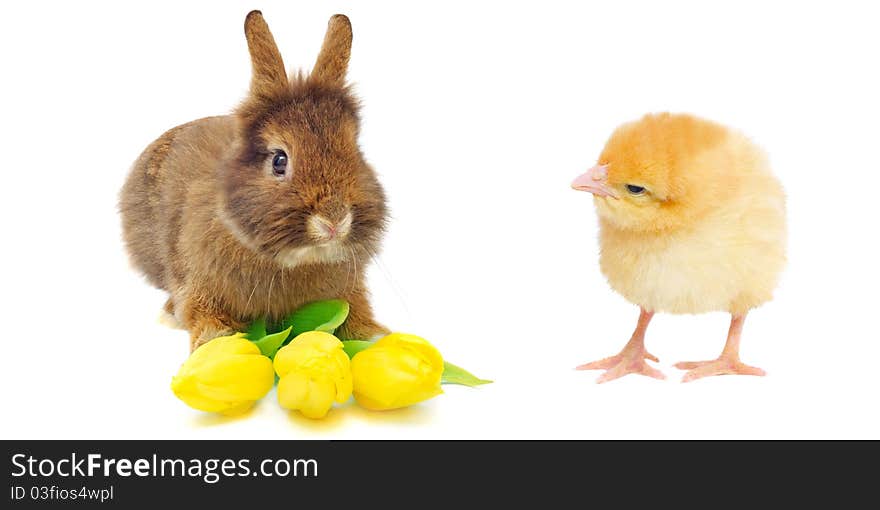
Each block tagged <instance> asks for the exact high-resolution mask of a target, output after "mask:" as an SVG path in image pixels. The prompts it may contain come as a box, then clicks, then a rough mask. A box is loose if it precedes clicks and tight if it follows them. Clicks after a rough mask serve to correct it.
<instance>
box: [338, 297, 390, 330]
mask: <svg viewBox="0 0 880 510" xmlns="http://www.w3.org/2000/svg"><path fill="white" fill-rule="evenodd" d="M345 299H346V301H348V304H349V307H350V308H349V313H348V318H347V319H346V320H345V322H344V323H343V324H342V326H340V328H339V330H338V331H337V332H336V336H338V337H339V338H341V339H343V340H375V339H377V338H379V337H383V336H385V335H387V334H388V333H390V332H391V331H390V330H389V329H388V328H386V327H385V326H383V325H381V324H379V323H378V322H376V321H375V319H374V318H373V308H372V307H371V306H370V301H369V299H368V297H367V291H366V290H365V289H356V290H355V291H354V292H353V293H351V294H349V295H348V296H346V297H345Z"/></svg>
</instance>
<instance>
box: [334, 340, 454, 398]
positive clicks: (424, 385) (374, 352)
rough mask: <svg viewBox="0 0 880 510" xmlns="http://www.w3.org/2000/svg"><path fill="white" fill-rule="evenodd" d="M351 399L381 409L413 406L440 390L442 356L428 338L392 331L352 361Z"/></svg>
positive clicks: (441, 391) (440, 391)
mask: <svg viewBox="0 0 880 510" xmlns="http://www.w3.org/2000/svg"><path fill="white" fill-rule="evenodd" d="M351 373H352V378H353V380H354V398H355V400H357V402H358V404H360V405H361V406H363V407H366V408H367V409H372V410H375V411H381V410H386V409H397V408H400V407H406V406H410V405H413V404H415V403H417V402H421V401H423V400H428V399H429V398H432V397H436V396H437V395H439V394H441V393H443V390H441V389H440V377H441V376H442V375H443V357H442V356H440V352H439V351H437V349H436V348H434V346H433V345H431V344H429V343H428V342H427V340H425V339H423V338H421V337H417V336H415V335H407V334H403V333H392V334H390V335H388V336H386V337H383V338H380V339H379V340H377V341H376V343H375V344H374V345H373V346H371V347H368V348H367V349H365V350H363V351H361V352H359V353H357V354H356V355H355V356H354V358H352V360H351Z"/></svg>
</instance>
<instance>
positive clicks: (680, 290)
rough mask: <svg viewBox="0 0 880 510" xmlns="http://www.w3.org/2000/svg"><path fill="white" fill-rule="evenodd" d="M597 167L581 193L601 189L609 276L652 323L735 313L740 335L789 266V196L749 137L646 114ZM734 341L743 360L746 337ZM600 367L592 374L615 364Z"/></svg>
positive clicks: (598, 200)
mask: <svg viewBox="0 0 880 510" xmlns="http://www.w3.org/2000/svg"><path fill="white" fill-rule="evenodd" d="M598 163H599V164H598V165H597V166H596V167H594V168H593V169H591V170H590V172H588V173H587V174H585V175H583V176H581V177H579V178H578V179H577V180H575V182H574V183H573V187H575V188H576V189H580V190H584V191H590V192H592V193H594V201H595V205H596V210H597V212H598V215H599V225H600V246H601V255H600V260H599V263H600V267H601V270H602V273H603V274H604V275H605V277H606V278H607V279H608V282H609V284H610V285H611V287H612V288H613V289H614V290H616V291H617V292H619V293H620V294H621V295H623V296H624V297H625V298H626V299H627V300H629V301H631V302H632V303H634V304H637V305H639V306H640V307H641V308H642V310H643V319H645V318H647V320H646V321H644V327H647V321H649V320H650V316H651V315H652V314H653V313H654V312H670V313H679V314H681V313H703V312H711V311H727V312H730V313H731V315H732V316H733V321H732V323H731V332H732V333H731V334H733V332H734V329H736V330H737V331H738V330H739V329H741V327H742V324H741V323H742V320H744V318H745V314H746V313H747V312H748V311H749V310H750V309H752V308H755V307H757V306H759V305H761V304H762V303H764V302H766V301H768V300H770V299H771V298H772V295H773V291H774V289H775V288H776V285H777V283H778V280H779V276H780V273H781V271H782V269H783V267H784V265H785V257H786V255H785V244H786V221H785V194H784V192H783V189H782V186H781V185H780V183H779V181H778V180H777V179H776V178H775V177H774V176H773V174H772V173H771V171H770V168H769V165H768V163H767V159H766V157H765V155H764V153H763V151H762V150H761V149H760V148H758V147H757V146H756V145H755V144H753V143H752V142H751V141H750V140H748V139H747V138H746V137H745V136H744V135H742V134H740V133H738V132H735V131H733V130H730V129H728V128H726V127H724V126H721V125H719V124H716V123H713V122H710V121H707V120H703V119H700V118H697V117H694V116H690V115H678V114H668V113H662V114H652V115H646V116H645V117H643V118H641V119H639V120H637V121H635V122H631V123H627V124H624V125H622V126H620V127H619V128H618V129H617V130H616V131H615V132H614V133H613V134H612V135H611V138H610V139H609V140H608V142H607V144H606V145H605V148H604V150H603V151H602V154H601V155H600V157H599V162H598ZM737 320H738V321H739V325H738V327H735V326H736V324H734V323H735V322H737ZM641 322H643V321H640V324H641ZM643 329H644V328H643ZM638 333H639V331H638V328H637V331H636V334H634V336H633V339H634V340H637V338H636V337H637V336H638ZM643 334H644V331H642V332H641V335H642V336H643ZM732 340H735V343H736V347H737V349H736V351H737V355H736V360H735V361H736V362H738V360H739V358H738V342H739V336H738V332H736V338H735V339H733V338H731V337H730V336H729V337H728V344H730V343H731V341H732ZM636 343H643V340H642V341H637V342H636ZM642 350H643V349H642ZM728 350H729V349H728ZM642 354H646V352H643V353H642ZM645 357H647V358H648V359H651V358H652V357H650V355H646V356H642V358H645ZM603 361H606V360H603ZM618 361H620V360H618ZM716 361H717V360H716ZM727 361H732V360H727ZM597 363H599V362H597ZM707 363H709V362H705V363H704V364H707ZM600 364H601V363H600ZM590 365H595V364H590ZM601 365H603V366H584V368H608V369H609V370H610V369H611V368H613V367H608V366H604V365H609V363H604V364H601ZM680 365H682V367H692V368H698V367H697V366H695V365H694V364H693V363H684V364H680ZM716 368H717V367H716ZM728 368H729V367H728ZM749 368H752V367H749ZM756 370H757V369H756ZM630 371H633V370H630ZM636 371H638V370H636ZM644 371H647V370H644ZM644 371H643V372H644ZM706 371H707V370H704V372H706ZM692 372H693V370H692ZM626 373H629V372H626ZM722 373H740V372H731V371H730V370H727V371H724V372H722ZM606 375H608V374H606ZM610 375H616V374H610ZM620 375H624V374H620ZM645 375H654V376H657V374H655V373H647V374H645ZM689 375H691V376H692V377H690V378H689V379H688V380H690V379H693V378H697V377H701V376H703V375H715V374H713V373H705V374H702V375H701V373H699V372H697V373H694V374H689ZM618 376H619V375H618ZM686 377H687V376H686ZM611 378H614V377H611Z"/></svg>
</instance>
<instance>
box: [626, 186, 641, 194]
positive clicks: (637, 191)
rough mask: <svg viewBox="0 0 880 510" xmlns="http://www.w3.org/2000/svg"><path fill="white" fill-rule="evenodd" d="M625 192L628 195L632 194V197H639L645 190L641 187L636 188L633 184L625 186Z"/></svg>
mask: <svg viewBox="0 0 880 510" xmlns="http://www.w3.org/2000/svg"><path fill="white" fill-rule="evenodd" d="M626 190H627V191H629V192H630V193H632V194H633V195H641V194H642V193H644V192H645V188H643V187H641V186H636V185H633V184H627V185H626Z"/></svg>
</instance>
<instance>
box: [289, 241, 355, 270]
mask: <svg viewBox="0 0 880 510" xmlns="http://www.w3.org/2000/svg"><path fill="white" fill-rule="evenodd" d="M351 254H352V251H351V248H347V247H346V246H344V245H343V244H342V243H340V242H338V241H334V242H328V243H323V244H316V245H311V246H298V247H295V248H286V249H283V250H281V251H280V252H279V253H278V255H276V256H275V261H276V262H278V263H279V264H281V265H283V266H285V267H288V268H291V267H296V266H301V265H305V264H326V263H328V262H341V261H343V260H345V259H346V258H347V257H349V256H351Z"/></svg>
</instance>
